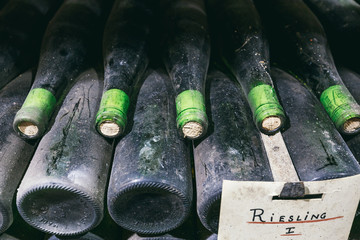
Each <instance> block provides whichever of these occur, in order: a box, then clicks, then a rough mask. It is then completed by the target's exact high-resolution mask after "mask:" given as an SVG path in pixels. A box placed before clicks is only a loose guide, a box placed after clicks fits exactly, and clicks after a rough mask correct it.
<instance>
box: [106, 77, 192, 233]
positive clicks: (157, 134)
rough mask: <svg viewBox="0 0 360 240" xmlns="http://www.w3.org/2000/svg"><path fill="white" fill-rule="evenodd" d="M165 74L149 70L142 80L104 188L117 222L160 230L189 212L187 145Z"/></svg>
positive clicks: (145, 230)
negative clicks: (132, 111)
mask: <svg viewBox="0 0 360 240" xmlns="http://www.w3.org/2000/svg"><path fill="white" fill-rule="evenodd" d="M172 90H173V89H172V88H171V86H170V83H169V79H168V77H167V76H166V73H165V72H163V71H161V70H151V71H150V72H149V75H148V77H147V78H146V80H145V82H144V83H143V84H142V86H141V89H140V92H139V95H138V99H137V102H136V109H135V112H134V122H133V126H132V129H131V131H130V132H129V133H128V134H127V135H126V136H124V137H123V138H122V139H121V141H120V142H119V143H118V145H117V147H116V150H115V155H114V160H113V165H112V171H111V177H110V182H109V187H108V195H107V202H108V210H109V213H110V215H111V216H112V218H113V219H114V221H115V222H116V223H117V224H119V225H120V226H121V227H123V228H125V229H127V230H130V231H132V232H136V233H140V234H161V233H165V232H168V231H170V230H172V229H174V228H176V227H178V226H179V225H181V224H182V223H183V222H184V220H185V219H186V218H187V216H188V215H189V212H190V206H191V202H192V180H191V166H190V158H189V157H190V156H189V151H188V150H189V149H188V147H187V145H186V143H185V140H184V139H183V138H181V137H180V134H179V132H178V131H177V128H176V125H175V104H174V102H173V100H172V97H173V96H174V94H173V92H172Z"/></svg>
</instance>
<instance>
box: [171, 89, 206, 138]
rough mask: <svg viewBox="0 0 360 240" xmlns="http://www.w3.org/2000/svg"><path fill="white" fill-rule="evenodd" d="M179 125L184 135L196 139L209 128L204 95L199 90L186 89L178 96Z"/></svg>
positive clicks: (177, 112)
mask: <svg viewBox="0 0 360 240" xmlns="http://www.w3.org/2000/svg"><path fill="white" fill-rule="evenodd" d="M175 102H176V114H177V119H176V122H177V126H178V128H179V129H181V130H182V132H183V135H184V137H187V138H189V139H196V138H199V137H201V136H202V135H203V134H204V133H205V132H206V130H207V126H208V120H207V116H206V109H205V101H204V96H203V95H202V94H201V93H200V92H199V91H197V90H186V91H183V92H181V93H180V94H179V95H178V96H177V97H176V100H175Z"/></svg>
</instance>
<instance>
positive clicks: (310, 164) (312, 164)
mask: <svg viewBox="0 0 360 240" xmlns="http://www.w3.org/2000/svg"><path fill="white" fill-rule="evenodd" d="M272 76H273V79H274V82H275V83H276V87H277V90H278V94H279V97H280V100H281V102H282V104H283V106H284V110H285V112H286V115H287V116H288V118H289V125H288V126H287V128H286V129H285V130H284V131H283V134H282V135H283V138H284V141H285V143H286V146H287V148H288V151H289V154H290V156H291V159H292V161H293V164H294V166H295V169H296V171H297V173H298V176H299V178H300V180H301V181H316V180H326V179H333V178H341V177H346V176H352V175H356V174H360V166H359V164H358V162H357V161H356V159H355V158H354V156H353V154H352V153H351V151H350V150H349V148H348V146H347V145H346V143H345V141H344V140H343V139H342V137H341V135H340V133H339V132H338V131H337V130H336V128H335V126H334V125H333V123H332V121H331V119H330V118H329V116H328V115H327V113H326V111H325V110H324V108H323V107H322V105H321V103H320V102H319V100H317V99H316V97H315V95H314V94H313V93H312V92H311V91H310V90H309V89H308V88H306V87H305V85H304V84H302V83H300V82H299V81H298V80H297V79H295V78H294V77H292V76H291V75H290V74H288V73H286V72H284V71H282V70H280V69H278V68H274V69H273V71H272Z"/></svg>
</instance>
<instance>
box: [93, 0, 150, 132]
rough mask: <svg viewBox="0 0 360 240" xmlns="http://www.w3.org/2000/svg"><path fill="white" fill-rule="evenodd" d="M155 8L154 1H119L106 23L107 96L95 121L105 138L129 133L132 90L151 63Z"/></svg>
mask: <svg viewBox="0 0 360 240" xmlns="http://www.w3.org/2000/svg"><path fill="white" fill-rule="evenodd" d="M152 8H153V6H152V2H151V1H141V0H117V1H116V2H115V4H114V6H113V8H112V11H111V13H110V17H109V19H108V21H107V23H106V27H105V32H104V39H103V57H104V69H105V77H104V78H105V81H104V93H103V96H102V99H101V104H100V108H99V110H98V113H97V116H96V121H95V124H96V129H97V130H98V132H99V133H100V134H101V135H103V136H104V137H108V138H116V137H118V136H119V135H121V134H122V133H123V132H124V130H125V127H126V123H127V111H128V108H129V104H130V103H129V99H130V97H131V93H132V89H133V87H134V84H135V82H137V81H138V80H139V79H140V78H142V77H143V75H144V72H145V70H146V68H147V65H148V61H149V60H148V54H147V51H148V49H147V48H148V41H149V34H150V26H151V22H152V21H153V19H152V16H153V9H152Z"/></svg>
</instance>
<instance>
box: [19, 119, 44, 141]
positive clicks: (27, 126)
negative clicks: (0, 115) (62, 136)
mask: <svg viewBox="0 0 360 240" xmlns="http://www.w3.org/2000/svg"><path fill="white" fill-rule="evenodd" d="M18 129H19V131H20V132H22V133H23V134H24V135H26V136H29V137H32V136H36V135H37V134H38V132H39V128H38V127H37V126H36V125H35V124H33V123H31V122H27V121H25V122H20V123H19V124H18Z"/></svg>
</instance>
